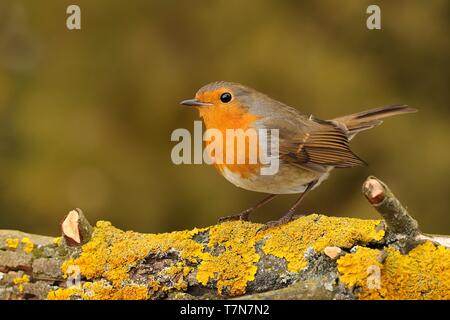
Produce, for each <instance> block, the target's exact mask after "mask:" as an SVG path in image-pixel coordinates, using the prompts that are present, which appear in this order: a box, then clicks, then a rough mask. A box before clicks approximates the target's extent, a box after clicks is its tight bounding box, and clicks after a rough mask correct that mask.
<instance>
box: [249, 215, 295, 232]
mask: <svg viewBox="0 0 450 320" xmlns="http://www.w3.org/2000/svg"><path fill="white" fill-rule="evenodd" d="M300 216H301V215H300ZM295 217H296V218H297V217H298V215H296V216H295ZM291 220H294V212H291V211H289V212H288V213H286V214H285V215H284V216H282V217H281V218H280V219H278V220H274V221H269V222H267V223H266V224H265V225H263V226H262V227H261V228H259V229H258V231H257V232H256V233H259V232H262V231H265V230H268V229H272V228H274V227H278V226H281V225H283V224H286V223H288V222H290V221H291Z"/></svg>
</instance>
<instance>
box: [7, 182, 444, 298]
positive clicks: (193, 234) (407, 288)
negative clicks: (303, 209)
mask: <svg viewBox="0 0 450 320" xmlns="http://www.w3.org/2000/svg"><path fill="white" fill-rule="evenodd" d="M363 194H364V195H365V196H366V198H367V199H368V201H369V203H370V204H371V205H372V206H373V207H374V208H375V209H376V210H377V211H378V212H379V213H380V215H381V216H382V218H383V220H360V219H352V218H337V217H327V216H323V215H317V214H313V215H309V216H305V217H301V218H298V219H296V220H294V221H291V222H290V223H288V224H286V225H283V226H280V227H276V228H272V229H269V230H266V231H263V232H258V230H259V228H260V227H261V225H260V224H256V223H251V222H242V221H234V222H225V223H222V224H219V225H214V226H210V227H207V228H200V229H199V228H196V229H193V230H185V231H176V232H172V233H164V234H141V233H137V232H132V231H127V232H124V231H122V230H119V229H117V228H115V227H113V226H112V225H111V224H110V223H109V222H105V221H99V222H97V224H96V226H95V227H91V225H90V224H89V222H88V221H87V219H86V218H85V217H84V215H83V213H82V211H81V210H80V209H76V210H73V211H71V212H70V213H69V214H68V215H67V216H66V217H65V218H64V220H63V222H62V224H61V230H62V236H61V237H59V238H53V237H45V236H39V235H32V234H27V233H23V232H20V231H14V230H0V299H229V298H236V299H450V249H449V248H450V237H449V236H437V235H427V234H423V233H422V232H421V231H420V230H419V227H418V223H417V221H416V220H414V219H413V218H412V217H411V215H410V214H409V213H408V212H407V210H406V209H405V208H404V207H403V206H402V205H401V203H400V201H399V200H398V199H397V198H396V197H395V196H394V194H393V193H392V192H391V191H390V190H389V188H388V187H387V186H386V185H385V184H384V183H383V182H381V181H380V180H378V179H377V178H375V177H369V178H368V179H367V180H366V181H365V182H364V184H363Z"/></svg>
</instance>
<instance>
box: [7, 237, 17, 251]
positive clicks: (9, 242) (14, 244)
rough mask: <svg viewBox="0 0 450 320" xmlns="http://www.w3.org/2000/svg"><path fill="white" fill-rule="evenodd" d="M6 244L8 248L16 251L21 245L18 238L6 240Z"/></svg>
mask: <svg viewBox="0 0 450 320" xmlns="http://www.w3.org/2000/svg"><path fill="white" fill-rule="evenodd" d="M5 242H6V246H7V247H8V248H9V249H12V250H15V249H17V246H18V245H19V242H20V240H19V239H17V238H13V239H6V240H5Z"/></svg>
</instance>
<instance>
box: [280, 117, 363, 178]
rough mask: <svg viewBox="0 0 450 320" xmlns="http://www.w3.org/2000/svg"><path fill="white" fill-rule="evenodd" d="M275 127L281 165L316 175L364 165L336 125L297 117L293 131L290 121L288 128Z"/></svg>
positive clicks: (345, 135) (344, 134) (343, 131)
mask: <svg viewBox="0 0 450 320" xmlns="http://www.w3.org/2000/svg"><path fill="white" fill-rule="evenodd" d="M273 124H274V123H272V125H273ZM278 127H279V128H280V134H279V136H280V141H279V146H280V158H281V159H282V160H283V161H286V162H288V163H290V164H293V165H297V166H300V167H302V168H305V169H308V170H312V171H319V172H321V171H326V169H327V167H328V166H333V167H336V168H348V167H355V166H361V165H366V163H365V162H364V161H363V160H361V159H360V158H359V157H358V156H357V155H355V154H354V153H353V152H352V151H351V150H350V146H349V141H348V134H347V132H346V131H345V128H341V127H340V126H339V124H337V123H334V122H332V121H323V120H319V119H316V118H313V117H309V118H307V117H297V119H296V125H295V127H293V126H292V121H291V125H289V126H287V128H286V127H285V126H281V125H280V126H278ZM283 128H284V129H283Z"/></svg>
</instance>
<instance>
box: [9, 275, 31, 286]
mask: <svg viewBox="0 0 450 320" xmlns="http://www.w3.org/2000/svg"><path fill="white" fill-rule="evenodd" d="M28 282H30V277H28V276H27V275H26V274H24V275H22V276H21V277H17V278H14V280H13V283H14V284H23V283H28Z"/></svg>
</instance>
